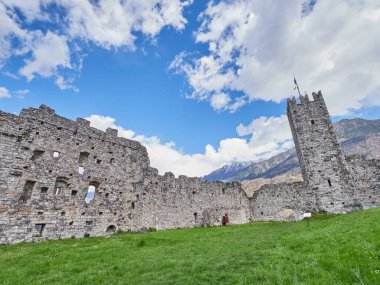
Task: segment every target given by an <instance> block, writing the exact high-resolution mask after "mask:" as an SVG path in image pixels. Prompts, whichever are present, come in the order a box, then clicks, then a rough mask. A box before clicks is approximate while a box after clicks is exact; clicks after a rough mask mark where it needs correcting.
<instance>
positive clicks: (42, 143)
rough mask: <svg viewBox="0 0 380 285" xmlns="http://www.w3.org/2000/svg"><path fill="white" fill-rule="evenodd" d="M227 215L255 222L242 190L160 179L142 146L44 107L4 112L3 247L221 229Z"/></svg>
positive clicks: (0, 152)
mask: <svg viewBox="0 0 380 285" xmlns="http://www.w3.org/2000/svg"><path fill="white" fill-rule="evenodd" d="M89 189H95V193H94V199H93V200H92V201H90V202H89V203H86V202H85V198H86V196H87V195H88V190H89ZM88 197H89V196H88ZM224 214H228V216H229V217H230V221H231V223H245V222H248V220H249V216H250V212H249V202H248V198H247V196H246V194H245V193H244V191H243V190H242V189H241V187H240V184H238V183H230V184H224V183H220V182H204V181H201V180H200V179H199V178H188V177H185V176H181V177H179V178H174V175H173V174H171V173H167V174H165V175H164V176H160V175H158V173H157V170H156V169H153V168H151V167H150V166H149V158H148V155H147V151H146V149H145V147H143V146H142V145H141V144H140V143H138V142H135V141H131V140H128V139H125V138H119V137H117V131H116V130H112V129H107V131H106V132H102V131H99V130H97V129H95V128H92V127H90V123H89V122H88V121H86V120H84V119H78V120H77V121H71V120H68V119H66V118H63V117H60V116H58V115H56V114H55V112H54V110H52V109H50V108H48V107H46V106H43V105H42V106H41V107H40V108H39V109H33V108H30V109H24V110H22V112H21V113H20V116H15V115H12V114H8V113H3V112H0V243H15V242H21V241H33V240H45V239H58V238H69V237H72V236H75V237H83V236H84V235H91V236H92V235H96V236H97V235H106V234H109V233H113V232H115V231H116V230H119V229H120V230H123V231H128V230H132V231H140V230H147V229H150V228H153V229H168V228H179V227H194V226H203V225H218V224H220V223H221V218H222V216H223V215H224Z"/></svg>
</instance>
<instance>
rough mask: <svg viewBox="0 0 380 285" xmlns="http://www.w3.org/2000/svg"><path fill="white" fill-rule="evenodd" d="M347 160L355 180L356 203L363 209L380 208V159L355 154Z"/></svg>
mask: <svg viewBox="0 0 380 285" xmlns="http://www.w3.org/2000/svg"><path fill="white" fill-rule="evenodd" d="M346 160H347V163H348V165H349V168H350V171H351V173H352V175H353V176H354V178H355V180H354V183H355V189H356V191H355V195H354V199H355V202H356V203H357V204H358V205H359V206H360V208H362V209H369V208H373V207H378V206H380V159H371V158H367V157H366V156H364V155H361V154H355V155H350V156H347V157H346Z"/></svg>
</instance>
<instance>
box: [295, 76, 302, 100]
mask: <svg viewBox="0 0 380 285" xmlns="http://www.w3.org/2000/svg"><path fill="white" fill-rule="evenodd" d="M293 78H294V84H295V85H296V86H295V87H294V90H296V89H297V91H298V95H300V96H301V92H300V88H299V87H298V83H297V80H296V76H295V75H294V74H293Z"/></svg>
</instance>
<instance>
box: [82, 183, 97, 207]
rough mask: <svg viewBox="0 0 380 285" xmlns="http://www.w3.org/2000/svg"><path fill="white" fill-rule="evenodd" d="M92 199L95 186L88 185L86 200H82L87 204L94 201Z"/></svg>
mask: <svg viewBox="0 0 380 285" xmlns="http://www.w3.org/2000/svg"><path fill="white" fill-rule="evenodd" d="M94 198H95V186H92V185H90V186H88V189H87V194H86V198H85V199H84V201H85V202H86V203H87V204H88V203H90V202H91V201H92V200H94Z"/></svg>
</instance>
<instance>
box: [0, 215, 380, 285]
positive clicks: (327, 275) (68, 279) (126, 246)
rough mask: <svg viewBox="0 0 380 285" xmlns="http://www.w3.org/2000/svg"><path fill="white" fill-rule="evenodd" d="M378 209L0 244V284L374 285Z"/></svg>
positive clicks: (379, 249)
mask: <svg viewBox="0 0 380 285" xmlns="http://www.w3.org/2000/svg"><path fill="white" fill-rule="evenodd" d="M379 221H380V209H379V208H377V209H371V210H366V211H361V212H356V213H351V214H347V215H342V216H332V215H321V216H318V217H314V218H312V219H311V220H310V226H308V225H307V222H306V221H300V222H292V223H279V222H271V223H252V224H249V225H240V226H229V227H219V228H197V229H184V230H171V231H163V232H149V233H145V234H131V233H121V234H117V235H115V236H113V237H109V238H105V237H101V238H92V237H90V238H85V239H67V240H61V241H48V242H43V243H34V244H31V243H23V244H18V245H11V246H10V245H3V246H0V268H1V270H0V283H1V284H29V285H31V284H380V223H379Z"/></svg>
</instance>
